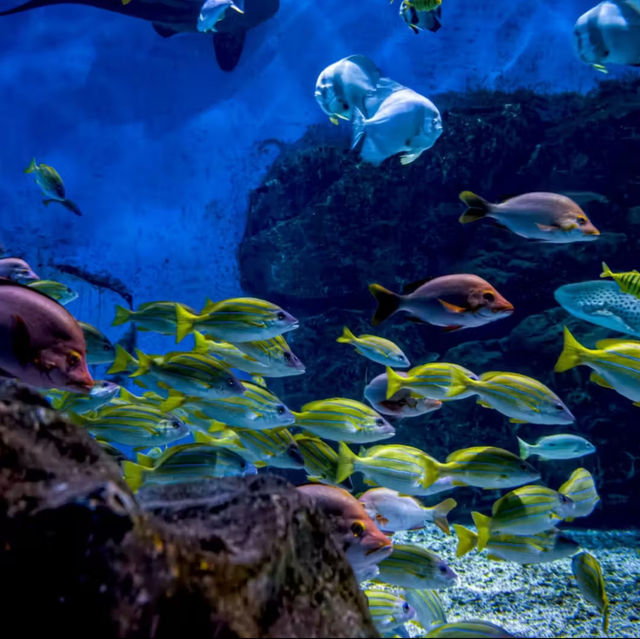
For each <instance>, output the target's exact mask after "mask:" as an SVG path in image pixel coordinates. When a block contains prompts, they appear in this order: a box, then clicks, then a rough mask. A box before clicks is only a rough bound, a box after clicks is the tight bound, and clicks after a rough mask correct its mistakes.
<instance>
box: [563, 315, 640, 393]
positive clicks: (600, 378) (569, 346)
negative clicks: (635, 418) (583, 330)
mask: <svg viewBox="0 0 640 639" xmlns="http://www.w3.org/2000/svg"><path fill="white" fill-rule="evenodd" d="M583 365H584V366H588V367H589V368H591V369H592V370H593V373H591V377H590V379H591V381H592V382H595V383H596V384H598V385H600V386H604V387H605V388H612V389H613V390H615V391H616V392H618V393H620V395H622V396H624V397H626V398H627V399H630V400H631V401H632V402H634V403H635V402H640V342H636V341H633V340H630V339H625V338H622V339H603V340H600V341H599V342H598V343H597V344H596V348H595V349H593V350H592V349H589V348H586V347H585V346H582V344H580V342H578V340H577V339H576V338H575V337H574V336H573V335H572V334H571V332H570V331H569V329H568V328H567V327H566V326H565V327H564V348H563V350H562V353H560V357H559V358H558V361H557V362H556V365H555V368H554V371H555V372H556V373H562V372H564V371H568V370H569V369H571V368H573V367H574V366H583Z"/></svg>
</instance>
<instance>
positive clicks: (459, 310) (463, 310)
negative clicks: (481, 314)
mask: <svg viewBox="0 0 640 639" xmlns="http://www.w3.org/2000/svg"><path fill="white" fill-rule="evenodd" d="M438 302H440V304H442V306H444V308H446V309H447V310H448V311H450V312H451V313H466V312H467V309H466V308H464V307H463V306H457V305H456V304H451V303H450V302H445V301H444V300H441V299H440V298H438Z"/></svg>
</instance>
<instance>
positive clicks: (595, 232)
mask: <svg viewBox="0 0 640 639" xmlns="http://www.w3.org/2000/svg"><path fill="white" fill-rule="evenodd" d="M582 235H584V237H587V238H589V239H593V240H595V239H596V237H598V235H600V231H598V229H591V230H588V231H582Z"/></svg>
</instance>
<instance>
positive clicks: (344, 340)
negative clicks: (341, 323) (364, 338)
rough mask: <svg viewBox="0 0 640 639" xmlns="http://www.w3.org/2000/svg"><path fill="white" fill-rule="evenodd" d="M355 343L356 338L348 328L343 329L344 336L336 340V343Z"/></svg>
mask: <svg viewBox="0 0 640 639" xmlns="http://www.w3.org/2000/svg"><path fill="white" fill-rule="evenodd" d="M355 341H356V336H355V335H354V334H353V333H352V332H351V331H350V330H349V329H348V328H347V327H346V326H345V327H344V328H343V329H342V335H340V337H338V339H337V340H336V342H340V343H341V344H351V342H355Z"/></svg>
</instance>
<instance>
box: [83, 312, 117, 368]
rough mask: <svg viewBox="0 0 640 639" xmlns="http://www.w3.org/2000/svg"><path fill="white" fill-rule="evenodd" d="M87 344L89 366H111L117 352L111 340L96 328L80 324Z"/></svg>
mask: <svg viewBox="0 0 640 639" xmlns="http://www.w3.org/2000/svg"><path fill="white" fill-rule="evenodd" d="M78 324H79V325H80V328H81V329H82V333H83V335H84V341H85V342H86V344H87V364H111V363H112V362H113V360H114V359H115V356H116V350H115V348H114V346H113V344H112V343H111V342H110V340H109V338H108V337H107V336H106V335H105V334H104V333H102V332H101V331H99V330H98V329H97V328H96V327H95V326H92V325H91V324H87V323H86V322H78Z"/></svg>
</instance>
